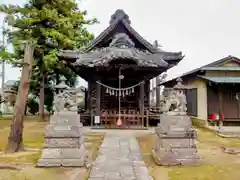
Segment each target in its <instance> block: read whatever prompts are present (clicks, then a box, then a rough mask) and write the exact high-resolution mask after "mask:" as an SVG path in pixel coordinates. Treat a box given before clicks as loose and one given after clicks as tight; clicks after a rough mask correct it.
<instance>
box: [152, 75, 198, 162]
mask: <svg viewBox="0 0 240 180" xmlns="http://www.w3.org/2000/svg"><path fill="white" fill-rule="evenodd" d="M185 89H186V88H185V86H184V85H183V84H182V82H181V79H180V78H179V79H177V84H176V85H175V86H174V87H173V89H172V90H171V91H170V92H168V95H167V98H166V101H165V107H164V108H163V114H161V116H160V123H159V124H158V127H157V128H156V129H155V132H156V135H157V141H156V144H155V147H154V148H153V150H152V155H153V158H154V159H155V161H156V163H157V164H159V165H185V164H190V165H194V164H199V163H200V158H199V156H198V155H197V147H196V131H195V129H193V128H192V122H191V119H190V117H189V116H187V113H186V110H187V108H186V104H187V102H186V96H185V94H184V90H185Z"/></svg>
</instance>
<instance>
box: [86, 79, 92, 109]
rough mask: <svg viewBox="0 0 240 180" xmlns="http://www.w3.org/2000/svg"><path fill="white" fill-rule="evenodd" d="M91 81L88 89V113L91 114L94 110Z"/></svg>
mask: <svg viewBox="0 0 240 180" xmlns="http://www.w3.org/2000/svg"><path fill="white" fill-rule="evenodd" d="M91 83H92V82H91V81H88V89H87V91H88V92H87V112H88V113H91V110H92V89H91Z"/></svg>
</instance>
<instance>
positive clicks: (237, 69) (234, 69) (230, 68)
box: [201, 66, 240, 71]
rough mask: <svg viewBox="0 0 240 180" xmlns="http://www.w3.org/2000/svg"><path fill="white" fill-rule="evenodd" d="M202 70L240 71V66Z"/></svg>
mask: <svg viewBox="0 0 240 180" xmlns="http://www.w3.org/2000/svg"><path fill="white" fill-rule="evenodd" d="M201 70H207V71H240V66H215V67H203V68H201Z"/></svg>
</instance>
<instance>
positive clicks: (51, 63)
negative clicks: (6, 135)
mask: <svg viewBox="0 0 240 180" xmlns="http://www.w3.org/2000/svg"><path fill="white" fill-rule="evenodd" d="M0 12H4V13H6V14H7V21H8V24H9V25H10V26H12V30H11V31H7V37H8V41H9V43H11V44H12V45H13V47H14V53H12V54H11V53H8V52H5V49H4V51H2V52H1V55H2V56H3V58H8V59H9V60H11V61H10V62H11V63H12V64H14V65H15V66H19V65H20V64H21V61H22V59H23V50H22V49H21V44H22V42H23V41H25V40H29V39H32V40H35V42H37V43H36V45H35V46H34V47H35V49H34V61H33V69H34V70H37V71H38V72H39V74H40V105H39V109H40V114H41V116H42V117H43V115H44V108H43V107H44V87H45V81H48V80H47V74H48V73H53V72H56V71H57V74H59V75H61V73H62V72H61V69H63V65H62V64H60V63H59V62H58V61H57V60H58V59H57V51H58V50H59V49H79V48H82V47H84V45H85V44H86V43H88V42H89V40H91V39H92V38H93V34H91V33H89V32H88V30H87V27H86V26H87V25H91V24H94V23H96V22H97V21H96V19H91V20H86V19H85V15H86V11H81V10H80V9H79V7H78V5H77V3H76V0H29V1H28V2H27V3H26V4H24V5H23V6H19V5H1V6H0ZM58 77H59V76H58V75H57V77H56V78H57V79H58ZM56 81H58V80H56ZM14 143H15V144H17V145H16V146H15V147H16V148H14V149H13V151H18V150H19V148H20V147H19V145H20V144H21V142H14Z"/></svg>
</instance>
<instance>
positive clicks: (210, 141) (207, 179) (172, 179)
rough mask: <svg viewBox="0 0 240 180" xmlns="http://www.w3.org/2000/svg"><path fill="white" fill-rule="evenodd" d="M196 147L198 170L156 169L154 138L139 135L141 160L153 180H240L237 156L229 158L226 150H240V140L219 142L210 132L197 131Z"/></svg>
mask: <svg viewBox="0 0 240 180" xmlns="http://www.w3.org/2000/svg"><path fill="white" fill-rule="evenodd" d="M197 133H198V138H197V146H198V152H199V155H200V156H201V158H202V164H201V165H199V166H172V167H164V166H158V165H157V164H156V163H155V162H154V160H153V158H152V155H151V151H152V147H153V145H154V142H155V141H156V136H155V135H154V134H148V135H139V136H138V140H139V143H140V148H141V152H142V155H143V159H144V161H145V163H146V164H147V167H148V170H149V173H150V175H151V176H152V177H153V179H154V180H230V179H231V180H239V179H240V172H239V169H240V154H235V155H232V154H228V153H226V152H224V151H223V149H222V147H225V148H236V149H239V148H240V139H227V138H226V139H225V138H220V137H218V136H217V135H215V134H214V133H213V132H210V131H207V130H203V129H197Z"/></svg>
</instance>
